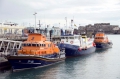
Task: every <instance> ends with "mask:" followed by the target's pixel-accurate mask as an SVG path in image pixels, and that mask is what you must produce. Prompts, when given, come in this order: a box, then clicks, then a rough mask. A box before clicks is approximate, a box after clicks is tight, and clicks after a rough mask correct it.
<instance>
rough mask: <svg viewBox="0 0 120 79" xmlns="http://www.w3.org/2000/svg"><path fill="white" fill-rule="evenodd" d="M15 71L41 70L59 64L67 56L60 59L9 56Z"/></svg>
mask: <svg viewBox="0 0 120 79" xmlns="http://www.w3.org/2000/svg"><path fill="white" fill-rule="evenodd" d="M6 58H7V59H8V61H9V62H10V64H11V66H12V70H13V71H18V70H25V69H31V68H40V67H45V66H49V65H52V64H55V63H59V62H61V61H64V60H65V56H63V57H58V58H42V57H35V56H7V57H6Z"/></svg>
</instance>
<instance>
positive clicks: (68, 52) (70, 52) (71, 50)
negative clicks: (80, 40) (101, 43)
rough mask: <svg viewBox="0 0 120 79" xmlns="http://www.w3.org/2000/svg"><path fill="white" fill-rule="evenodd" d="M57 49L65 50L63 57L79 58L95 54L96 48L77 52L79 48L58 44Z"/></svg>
mask: <svg viewBox="0 0 120 79" xmlns="http://www.w3.org/2000/svg"><path fill="white" fill-rule="evenodd" d="M58 47H59V48H60V49H62V48H65V56H66V57H74V56H81V55H86V54H90V53H93V52H95V50H96V47H94V46H93V47H89V48H87V49H81V50H79V46H76V45H70V44H59V45H58Z"/></svg>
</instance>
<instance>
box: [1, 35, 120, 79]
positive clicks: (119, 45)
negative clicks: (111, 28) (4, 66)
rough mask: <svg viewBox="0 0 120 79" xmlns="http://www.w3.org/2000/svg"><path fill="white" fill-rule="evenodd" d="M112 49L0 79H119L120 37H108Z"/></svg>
mask: <svg viewBox="0 0 120 79" xmlns="http://www.w3.org/2000/svg"><path fill="white" fill-rule="evenodd" d="M108 37H109V39H111V40H112V42H113V48H110V49H108V50H96V52H94V53H92V54H90V55H86V56H81V57H75V58H67V59H66V60H65V61H64V62H61V63H59V64H56V65H52V66H49V67H44V68H40V69H30V70H25V71H20V72H15V73H10V72H9V71H7V72H6V73H0V79H120V42H119V40H120V35H108Z"/></svg>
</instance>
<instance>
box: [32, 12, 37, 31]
mask: <svg viewBox="0 0 120 79" xmlns="http://www.w3.org/2000/svg"><path fill="white" fill-rule="evenodd" d="M36 14H37V13H36V12H35V13H34V14H33V15H35V29H36Z"/></svg>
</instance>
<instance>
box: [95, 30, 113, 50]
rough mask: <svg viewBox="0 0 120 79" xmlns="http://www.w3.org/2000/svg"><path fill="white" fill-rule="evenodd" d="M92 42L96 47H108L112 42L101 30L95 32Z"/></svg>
mask: <svg viewBox="0 0 120 79" xmlns="http://www.w3.org/2000/svg"><path fill="white" fill-rule="evenodd" d="M94 42H95V44H96V48H109V47H111V46H112V42H110V41H109V39H108V37H107V35H105V33H103V32H98V33H96V35H95V38H94Z"/></svg>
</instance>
